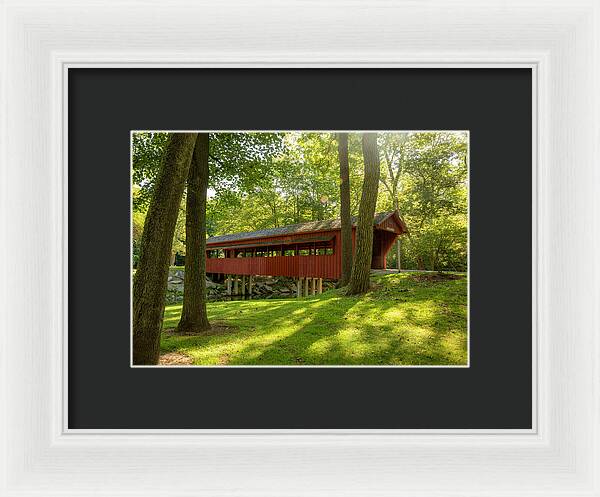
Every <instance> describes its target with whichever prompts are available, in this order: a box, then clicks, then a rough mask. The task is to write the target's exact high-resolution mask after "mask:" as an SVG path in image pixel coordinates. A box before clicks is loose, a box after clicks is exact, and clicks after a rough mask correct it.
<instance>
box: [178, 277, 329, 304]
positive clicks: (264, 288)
mask: <svg viewBox="0 0 600 497" xmlns="http://www.w3.org/2000/svg"><path fill="white" fill-rule="evenodd" d="M184 280H185V271H184V270H183V269H170V270H169V279H168V283H167V302H168V303H177V302H181V301H182V300H183V282H184ZM238 283H239V285H238V286H239V288H241V283H242V282H241V277H240V280H239V282H238ZM334 287H335V281H333V280H323V291H326V290H329V289H331V288H334ZM232 291H233V284H232ZM206 293H207V296H208V298H209V299H211V300H213V299H214V300H219V299H224V298H229V296H228V295H227V285H226V284H225V283H222V284H221V283H215V282H213V281H212V280H210V279H209V278H206ZM295 295H296V281H295V280H294V278H287V277H284V276H254V278H253V285H252V297H253V298H276V297H279V298H281V297H293V296H295ZM232 297H234V298H235V297H236V296H232Z"/></svg>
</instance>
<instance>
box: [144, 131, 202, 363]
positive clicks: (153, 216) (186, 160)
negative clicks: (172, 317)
mask: <svg viewBox="0 0 600 497" xmlns="http://www.w3.org/2000/svg"><path fill="white" fill-rule="evenodd" d="M196 136H197V133H174V134H173V135H172V136H171V138H170V140H169V143H168V144H167V149H166V151H165V156H164V158H163V163H162V167H161V170H160V172H159V175H158V178H157V180H156V186H155V189H154V194H153V196H152V200H151V201H150V206H149V207H148V214H147V215H146V222H145V223H144V233H143V235H142V241H141V244H140V259H139V262H138V266H137V270H136V273H135V277H134V279H133V316H132V321H133V363H134V364H158V358H159V355H160V331H161V327H162V318H163V312H164V305H165V294H166V291H167V279H168V277H169V260H170V256H171V245H172V243H173V233H174V232H175V224H176V222H177V214H178V213H179V204H180V202H181V196H182V195H183V189H184V187H185V180H186V178H187V175H188V170H189V168H190V161H191V159H192V153H193V151H194V144H195V143H196Z"/></svg>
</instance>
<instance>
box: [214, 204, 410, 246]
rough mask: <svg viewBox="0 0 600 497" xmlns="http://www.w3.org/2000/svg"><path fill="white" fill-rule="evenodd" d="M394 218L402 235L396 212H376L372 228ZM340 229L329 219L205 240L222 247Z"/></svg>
mask: <svg viewBox="0 0 600 497" xmlns="http://www.w3.org/2000/svg"><path fill="white" fill-rule="evenodd" d="M392 216H394V219H395V220H396V222H397V224H398V226H399V227H400V229H401V231H402V232H403V233H404V232H406V231H407V229H406V224H404V221H403V220H402V218H401V217H400V216H399V215H398V213H397V212H396V211H388V212H378V213H376V214H375V217H374V218H373V226H377V225H379V224H381V223H382V222H383V221H385V220H386V219H388V218H390V217H392ZM357 219H358V218H357V216H354V217H353V218H352V226H356V222H357ZM339 229H341V220H340V219H329V220H326V221H309V222H307V223H298V224H290V225H288V226H280V227H278V228H270V229H264V230H258V231H248V232H243V233H232V234H230V235H220V236H212V237H210V238H208V239H207V240H206V243H207V245H212V246H214V245H217V244H218V245H221V246H222V245H223V244H224V243H229V242H239V241H242V240H254V239H258V238H273V237H279V236H290V235H297V234H306V233H314V232H321V231H336V230H339Z"/></svg>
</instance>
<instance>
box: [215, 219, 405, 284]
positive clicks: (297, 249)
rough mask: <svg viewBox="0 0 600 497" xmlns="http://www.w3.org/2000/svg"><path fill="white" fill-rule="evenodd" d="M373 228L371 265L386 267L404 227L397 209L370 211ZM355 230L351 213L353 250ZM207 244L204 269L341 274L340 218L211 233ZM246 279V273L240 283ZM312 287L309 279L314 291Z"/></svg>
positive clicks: (320, 275)
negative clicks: (372, 213) (268, 227)
mask: <svg viewBox="0 0 600 497" xmlns="http://www.w3.org/2000/svg"><path fill="white" fill-rule="evenodd" d="M373 231H374V233H373V258H372V261H371V267H372V268H373V269H385V267H386V256H387V253H388V251H389V250H390V248H391V247H392V246H393V244H394V242H395V241H396V238H397V237H398V236H399V235H401V234H403V233H406V232H407V231H408V230H407V228H406V224H405V223H404V221H403V220H402V218H401V217H400V216H399V214H398V212H397V211H390V212H381V213H377V214H375V218H374V219H373ZM355 233H356V218H353V219H352V246H353V250H354V244H355ZM206 249H207V252H206V272H207V274H226V275H240V276H251V275H264V276H288V277H292V278H300V279H310V278H313V279H314V278H317V279H320V280H322V279H323V278H325V279H339V278H340V276H341V268H342V261H341V257H342V255H341V222H340V220H339V219H332V220H328V221H311V222H307V223H300V224H292V225H289V226H282V227H279V228H272V229H266V230H259V231H252V232H246V233H234V234H231V235H221V236H213V237H211V238H208V239H207V241H206ZM245 280H246V278H244V287H243V288H245ZM236 281H237V279H236ZM306 285H308V280H306ZM236 286H237V284H236ZM299 286H300V285H299ZM314 286H315V282H314V280H313V292H314Z"/></svg>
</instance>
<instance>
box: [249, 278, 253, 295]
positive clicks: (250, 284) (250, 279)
mask: <svg viewBox="0 0 600 497" xmlns="http://www.w3.org/2000/svg"><path fill="white" fill-rule="evenodd" d="M248 279H249V281H248V295H250V296H252V285H253V284H254V276H252V275H250V276H248Z"/></svg>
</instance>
